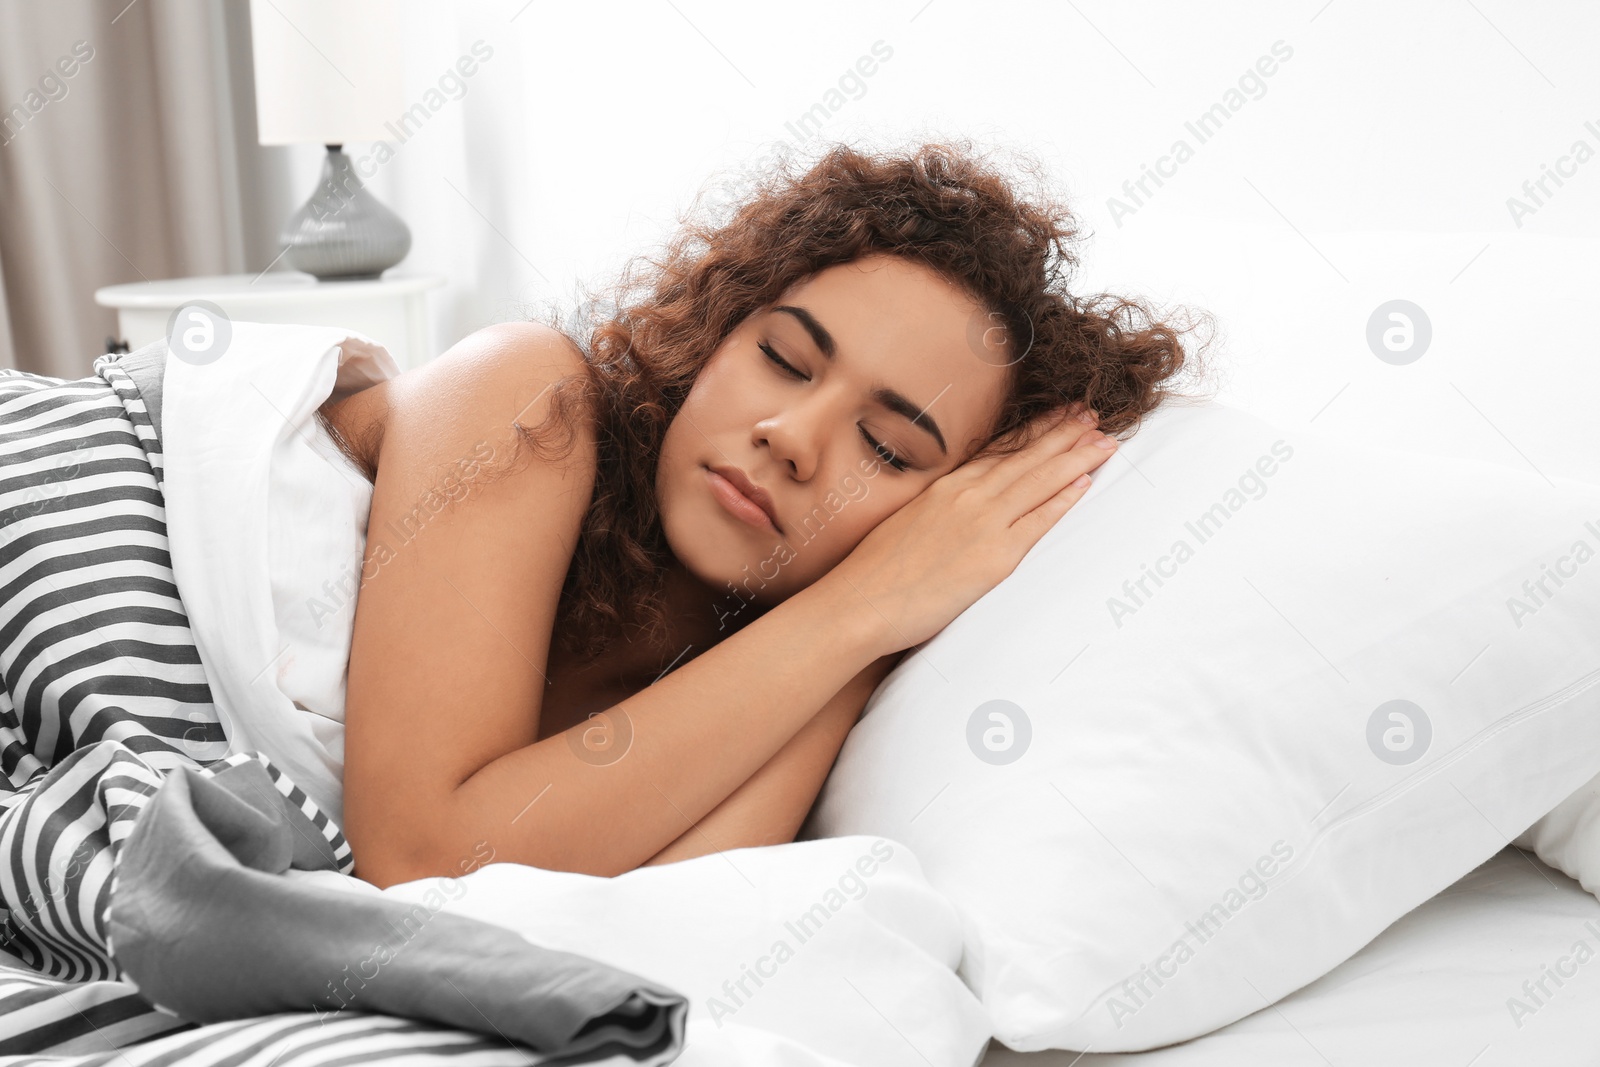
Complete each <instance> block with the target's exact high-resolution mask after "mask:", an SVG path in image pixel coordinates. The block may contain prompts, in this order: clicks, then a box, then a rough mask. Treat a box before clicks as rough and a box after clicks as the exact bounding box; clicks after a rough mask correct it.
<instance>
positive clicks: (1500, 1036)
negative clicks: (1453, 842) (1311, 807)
mask: <svg viewBox="0 0 1600 1067" xmlns="http://www.w3.org/2000/svg"><path fill="white" fill-rule="evenodd" d="M1580 944H1586V945H1587V954H1585V953H1584V950H1582V949H1576V951H1575V947H1576V946H1578V945H1580ZM1578 955H1583V956H1584V959H1585V961H1586V962H1584V963H1579V962H1578V960H1577V958H1576V957H1577V956H1578ZM1597 961H1600V900H1596V899H1595V897H1593V896H1592V895H1590V894H1589V893H1586V892H1584V890H1583V888H1582V887H1581V886H1579V885H1578V883H1577V882H1575V881H1573V880H1572V879H1571V878H1568V877H1567V876H1566V875H1565V874H1562V873H1561V872H1560V871H1556V870H1552V869H1551V868H1550V867H1548V866H1546V865H1545V864H1543V863H1541V862H1540V861H1539V860H1538V859H1537V858H1536V857H1535V856H1533V855H1531V854H1530V853H1528V852H1525V851H1523V850H1522V849H1519V848H1516V847H1515V846H1508V847H1507V848H1506V849H1505V850H1503V851H1502V852H1500V853H1498V854H1496V855H1495V856H1494V858H1492V859H1491V860H1489V861H1488V862H1487V863H1485V864H1484V865H1483V866H1481V867H1479V868H1478V869H1477V870H1475V871H1473V872H1472V873H1471V874H1469V875H1467V876H1466V877H1465V878H1463V879H1461V880H1460V881H1459V882H1457V883H1456V884H1455V885H1453V886H1451V887H1450V888H1449V889H1447V890H1445V891H1444V892H1443V893H1440V894H1439V895H1438V896H1436V897H1434V898H1433V899H1432V900H1430V901H1428V902H1427V903H1426V904H1424V905H1422V906H1421V907H1420V908H1417V909H1416V910H1415V911H1413V912H1411V913H1410V914H1409V915H1407V916H1405V917H1404V918H1403V919H1401V920H1400V921H1399V922H1397V923H1395V924H1394V925H1393V926H1391V927H1390V928H1389V929H1388V930H1386V931H1384V932H1383V933H1382V934H1381V935H1380V936H1379V937H1378V938H1377V940H1375V941H1373V942H1372V943H1371V944H1369V945H1367V947H1366V948H1364V949H1362V950H1361V951H1360V952H1358V953H1356V954H1355V955H1354V956H1352V957H1351V958H1350V959H1348V960H1346V961H1345V962H1344V963H1343V964H1341V965H1340V966H1339V967H1337V968H1335V969H1334V970H1333V971H1331V972H1329V973H1328V974H1326V975H1324V976H1323V977H1322V978H1319V979H1318V980H1317V981H1315V982H1313V983H1311V984H1310V985H1308V986H1306V987H1305V988H1303V989H1301V990H1300V991H1298V992H1296V993H1293V994H1291V995H1289V996H1288V997H1286V998H1284V999H1283V1000H1281V1001H1279V1002H1278V1003H1276V1004H1273V1005H1270V1006H1263V1008H1262V1009H1261V1010H1260V1011H1258V1012H1256V1013H1255V1014H1254V1015H1251V1016H1248V1017H1247V1018H1244V1019H1241V1020H1239V1021H1238V1022H1236V1023H1233V1024H1232V1025H1230V1026H1226V1027H1223V1028H1222V1029H1221V1030H1217V1031H1214V1032H1212V1033H1210V1034H1206V1035H1205V1036H1203V1037H1197V1038H1194V1039H1193V1040H1190V1041H1185V1042H1183V1043H1181V1044H1177V1045H1169V1046H1167V1047H1165V1048H1159V1049H1151V1050H1150V1051H1148V1052H1138V1053H1108V1054H1099V1053H1095V1052H1093V1051H1090V1052H1087V1053H1085V1054H1082V1055H1080V1054H1078V1053H1075V1052H1062V1051H1044V1052H1029V1053H1021V1052H1013V1051H1011V1050H1010V1049H1007V1048H1005V1047H1003V1046H993V1047H991V1048H990V1050H989V1052H988V1053H987V1054H986V1055H985V1056H984V1058H983V1060H982V1063H983V1067H1069V1065H1072V1067H1097V1065H1101V1067H1109V1065H1112V1064H1130V1065H1131V1064H1138V1065H1140V1067H1213V1065H1214V1067H1233V1065H1235V1064H1241V1063H1264V1064H1265V1063H1270V1064H1274V1065H1282V1067H1289V1065H1294V1064H1307V1065H1310V1064H1318V1065H1326V1064H1330V1063H1332V1064H1347V1063H1348V1064H1387V1063H1393V1064H1416V1065H1424V1064H1450V1065H1455V1067H1468V1065H1471V1067H1524V1065H1533V1064H1541V1065H1560V1064H1584V1063H1594V1062H1596V1059H1597V1054H1596V1051H1595V1040H1596V1030H1595V1019H1597V1018H1600V965H1596V963H1597ZM1558 966H1559V967H1560V969H1561V971H1563V972H1567V973H1566V976H1565V977H1562V975H1561V974H1555V976H1554V977H1551V974H1552V972H1554V971H1555V969H1556V968H1557V967H1558ZM1540 982H1543V990H1541V989H1540V988H1539V983H1540Z"/></svg>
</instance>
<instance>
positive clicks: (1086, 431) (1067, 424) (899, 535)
mask: <svg viewBox="0 0 1600 1067" xmlns="http://www.w3.org/2000/svg"><path fill="white" fill-rule="evenodd" d="M1079 407H1080V406H1078V405H1074V406H1073V407H1071V408H1067V409H1057V410H1055V411H1052V412H1049V413H1046V414H1044V415H1041V416H1039V417H1037V418H1036V419H1034V420H1033V421H1032V422H1031V423H1029V424H1028V425H1027V426H1026V427H1025V428H1024V430H1023V431H1022V433H1023V439H1024V440H1025V441H1027V442H1028V443H1027V444H1025V445H1024V446H1023V447H1022V448H1021V449H1020V450H1018V451H1016V452H1014V453H1012V454H1011V455H1008V456H996V455H986V454H985V453H983V452H980V453H979V454H978V455H976V456H974V457H972V458H971V459H969V460H967V461H966V462H965V463H963V464H962V465H961V466H959V467H957V468H956V469H955V470H953V471H951V472H950V473H948V474H946V475H944V476H943V477H941V478H939V479H937V480H936V481H933V482H931V483H929V484H928V486H927V487H926V488H925V489H923V491H922V492H921V493H920V494H918V495H917V496H916V497H914V498H913V499H912V500H911V501H909V502H908V503H907V504H906V505H905V506H904V507H902V508H901V509H900V510H899V511H897V512H895V513H894V514H893V515H890V516H889V517H888V518H887V519H885V520H883V522H881V523H879V524H878V525H877V526H876V527H875V528H874V529H873V530H872V531H871V532H870V533H868V534H867V536H866V537H864V538H862V540H861V542H860V543H859V544H858V545H856V547H855V549H854V550H853V551H852V552H851V553H850V554H849V555H848V556H846V557H845V558H844V559H843V560H841V561H840V562H839V564H838V565H837V566H835V567H834V568H833V570H831V571H829V572H828V573H827V574H826V575H824V576H823V577H822V578H821V579H820V581H821V582H834V583H838V584H840V585H844V584H846V583H848V588H851V589H854V590H855V592H856V593H858V594H859V595H860V596H861V597H862V598H864V599H865V601H866V605H865V606H864V607H863V610H865V611H868V612H871V613H873V614H875V615H877V616H878V617H879V618H880V619H881V620H882V622H883V623H884V626H883V630H884V632H883V634H882V637H883V641H884V645H883V646H882V647H883V649H884V650H885V651H898V650H903V649H907V648H910V647H912V646H913V645H917V644H920V643H922V642H923V641H926V640H927V639H928V638H930V637H932V636H933V635H934V634H936V633H938V632H939V631H940V630H942V629H944V628H945V626H947V625H948V624H949V623H950V621H951V620H952V619H954V618H955V617H956V616H957V615H959V614H961V613H962V612H963V611H965V610H966V609H967V608H969V607H971V606H972V604H973V603H975V602H976V601H977V600H978V598H979V597H981V596H983V595H984V594H985V593H987V592H988V591H989V590H991V589H993V588H994V587H995V586H997V585H999V584H1000V582H1001V581H1003V580H1004V579H1005V578H1006V577H1007V576H1009V575H1010V574H1011V572H1012V571H1014V570H1016V568H1017V564H1019V563H1021V562H1022V557H1023V556H1025V555H1027V554H1028V551H1029V550H1030V549H1032V548H1033V546H1034V545H1035V544H1036V543H1038V541H1039V539H1040V538H1041V537H1043V536H1044V534H1045V531H1046V530H1048V529H1050V528H1051V527H1052V526H1054V525H1055V523H1056V520H1058V519H1060V518H1061V516H1063V515H1065V514H1066V513H1067V510H1068V509H1069V508H1071V507H1072V505H1074V504H1076V503H1077V502H1078V501H1079V500H1080V499H1082V497H1083V494H1084V493H1086V492H1088V490H1089V477H1088V472H1089V471H1092V470H1094V469H1096V468H1097V467H1099V466H1100V464H1102V463H1104V462H1105V461H1106V460H1107V459H1109V458H1110V457H1111V455H1112V449H1108V448H1104V447H1101V446H1099V445H1097V444H1096V442H1101V441H1103V442H1109V443H1110V444H1111V445H1112V447H1113V448H1114V447H1115V444H1116V442H1115V439H1113V438H1110V437H1107V436H1106V435H1105V434H1103V433H1101V432H1100V431H1099V430H1097V429H1094V427H1093V423H1094V421H1095V420H1094V419H1093V418H1092V417H1091V418H1090V420H1089V421H1088V422H1081V421H1079V420H1078V418H1077V417H1075V416H1076V415H1077V411H1078V410H1079Z"/></svg>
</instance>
